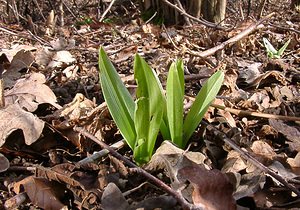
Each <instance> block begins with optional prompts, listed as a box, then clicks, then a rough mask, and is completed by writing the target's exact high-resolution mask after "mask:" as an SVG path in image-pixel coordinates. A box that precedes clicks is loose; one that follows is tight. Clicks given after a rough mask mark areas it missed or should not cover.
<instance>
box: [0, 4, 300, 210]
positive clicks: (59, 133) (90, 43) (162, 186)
mask: <svg viewBox="0 0 300 210" xmlns="http://www.w3.org/2000/svg"><path fill="white" fill-rule="evenodd" d="M28 2H30V1H28ZM32 2H34V1H32ZM36 2H37V1H36ZM91 2H92V1H91ZM239 2H242V1H236V2H234V1H228V7H227V8H228V9H227V18H226V20H225V22H224V25H223V27H224V28H225V29H214V28H210V27H206V26H204V25H202V24H197V23H193V24H192V25H191V26H188V25H185V26H165V25H162V24H160V25H157V24H155V23H153V22H151V21H149V22H145V21H143V20H142V19H141V12H140V10H139V7H138V5H137V4H136V3H133V2H132V1H129V0H126V1H116V2H115V3H114V4H113V5H112V7H111V8H110V9H109V10H107V11H108V13H107V14H106V16H104V19H103V21H102V22H99V21H97V20H99V17H97V9H96V7H95V6H91V5H88V3H86V4H85V5H80V4H79V5H76V6H75V5H72V3H70V2H68V3H66V4H65V5H64V6H63V10H64V12H65V14H64V16H59V15H58V16H57V18H56V24H55V21H54V19H55V18H54V16H53V14H51V12H50V11H51V7H50V6H49V5H47V3H42V4H41V5H39V8H38V9H37V8H34V6H31V7H29V8H28V9H29V11H26V12H29V13H28V14H29V16H27V18H20V23H19V24H17V23H16V19H15V16H14V15H12V14H10V16H9V15H5V13H3V14H2V16H1V22H0V35H1V40H0V50H1V53H0V72H1V75H2V77H1V81H2V82H3V83H4V86H3V88H4V99H3V98H2V99H0V102H1V104H0V105H1V107H2V108H1V109H0V152H1V153H0V198H1V199H0V209H15V208H18V209H106V210H116V209H120V210H121V209H138V208H140V209H183V208H195V209H196V208H198V209H202V208H203V209H235V208H238V209H293V208H294V209H299V208H300V199H299V196H300V191H299V190H298V188H299V187H300V170H299V167H300V124H299V122H300V67H299V64H300V51H299V46H300V38H299V36H300V15H299V13H297V12H296V11H294V10H292V9H291V8H290V2H289V1H278V0H271V1H267V3H266V5H265V7H264V8H263V10H262V15H261V18H260V19H258V18H257V17H258V15H259V14H258V13H259V9H258V4H256V3H255V2H256V1H254V3H253V4H252V5H251V7H250V8H249V9H250V10H249V11H250V14H249V16H247V14H246V13H247V6H248V5H247V4H239ZM82 4H83V3H82ZM103 4H104V7H103V8H101V9H102V10H101V12H102V13H100V15H101V14H103V12H104V11H105V10H106V9H107V8H108V5H109V3H103ZM52 6H53V8H54V10H55V13H58V14H59V11H57V10H58V7H55V5H52ZM3 8H4V7H3V6H2V9H3ZM3 11H6V10H3ZM19 12H20V15H22V13H21V12H22V11H19ZM24 12H25V11H24ZM15 14H16V13H15ZM33 14H34V16H33ZM23 15H25V16H24V17H26V14H25V13H24V14H23ZM30 15H31V17H32V18H29V17H30ZM43 17H44V19H43ZM47 17H48V18H47ZM62 18H63V19H62ZM25 19H26V21H25ZM62 21H63V22H64V25H63V26H59V25H60V23H62ZM263 38H266V39H267V40H268V41H269V42H270V43H271V44H272V45H273V46H274V48H275V49H280V48H281V47H282V46H283V45H284V44H285V43H286V42H288V40H290V41H289V44H288V46H287V48H286V50H285V51H284V52H283V54H282V55H278V56H277V57H276V56H275V57H273V58H271V55H270V53H269V55H268V54H267V50H266V48H265V46H264V41H263ZM100 46H102V47H103V48H104V49H105V51H106V52H107V54H108V56H109V58H110V59H111V61H112V63H113V65H114V66H115V68H116V69H117V71H118V73H119V75H120V77H121V79H122V81H123V82H124V84H126V86H127V87H128V89H129V90H130V92H132V93H133V94H134V90H135V88H136V83H135V81H134V78H133V59H134V55H135V54H136V53H138V54H139V55H141V56H142V57H143V58H144V59H145V60H146V62H147V63H148V64H149V65H150V66H151V67H152V68H153V69H154V70H155V71H156V73H157V75H158V77H159V79H160V80H161V82H162V84H163V88H165V84H166V78H167V73H168V69H169V67H170V65H171V63H172V62H173V61H175V59H179V58H180V59H182V60H183V63H184V66H185V69H184V71H185V95H186V98H185V100H184V103H185V107H189V106H190V104H191V103H192V101H193V98H194V97H195V96H196V95H197V93H198V92H199V90H200V88H201V86H202V85H203V83H204V82H205V81H206V80H207V78H208V77H209V76H210V75H212V74H213V73H214V72H215V71H216V70H218V69H220V68H222V71H223V72H224V73H225V79H224V82H223V85H222V87H221V90H220V92H219V94H218V96H217V98H216V100H215V101H214V102H213V104H212V106H211V107H210V108H209V110H208V112H207V113H206V115H205V117H204V120H203V123H201V125H200V126H199V129H197V130H196V132H195V133H194V135H193V136H192V138H191V140H190V141H189V143H188V147H187V148H186V150H181V149H179V148H177V147H176V146H174V145H173V144H171V143H170V142H163V143H162V140H161V137H159V139H158V141H157V144H156V148H158V149H157V150H156V153H155V154H154V156H153V158H152V160H151V161H150V163H149V164H147V165H143V166H141V168H143V169H145V171H142V170H141V168H138V167H136V166H134V165H133V162H134V161H133V158H132V151H131V150H130V148H129V147H128V146H126V144H124V141H122V136H121V134H120V132H119V131H118V128H117V127H116V125H115V124H114V121H113V120H112V118H111V116H110V114H109V111H108V109H107V107H106V104H105V103H104V98H103V95H102V92H101V87H100V82H99V70H98V56H99V55H98V52H99V47H100ZM215 47H219V48H218V50H214V49H216V48H215ZM273 54H276V52H274V53H273ZM1 93H3V91H2V92H1ZM3 102H5V104H3ZM88 134H90V135H92V138H93V137H95V138H96V139H94V140H96V142H95V141H93V140H92V139H91V138H88V137H87V136H88ZM97 139H98V140H100V141H102V142H104V143H105V144H107V145H112V144H114V146H115V144H117V145H118V148H117V149H116V150H117V151H118V153H119V154H121V157H125V160H124V159H121V158H120V156H118V155H115V154H114V153H111V154H108V152H107V150H106V151H105V150H104V151H103V150H102V149H103V148H102V147H103V145H102V144H101V146H100V145H99V144H98V143H99V142H98V143H97ZM100 143H101V142H100ZM160 143H162V144H161V145H160ZM128 161H132V163H128ZM150 174H151V175H153V176H154V177H156V178H153V176H151V175H150ZM157 179H159V180H161V181H162V182H159V181H158V180H157Z"/></svg>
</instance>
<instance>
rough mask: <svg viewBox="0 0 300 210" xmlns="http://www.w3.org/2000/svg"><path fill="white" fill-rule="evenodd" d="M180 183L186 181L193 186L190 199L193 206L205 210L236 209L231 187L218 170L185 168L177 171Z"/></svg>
mask: <svg viewBox="0 0 300 210" xmlns="http://www.w3.org/2000/svg"><path fill="white" fill-rule="evenodd" d="M178 179H179V180H180V181H181V182H184V181H185V180H188V181H189V182H190V183H191V184H192V186H193V193H192V199H193V202H194V204H195V205H197V206H200V207H203V208H204V209H206V210H218V209H223V210H227V209H228V210H233V209H236V204H235V200H234V199H233V196H232V194H233V187H232V185H231V184H230V182H229V181H228V179H227V177H226V176H225V175H224V174H223V173H221V172H220V171H219V170H216V169H213V170H207V169H206V168H205V167H204V166H201V165H197V166H195V165H194V166H187V167H184V168H181V169H180V170H179V171H178Z"/></svg>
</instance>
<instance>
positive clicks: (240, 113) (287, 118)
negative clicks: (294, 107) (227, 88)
mask: <svg viewBox="0 0 300 210" xmlns="http://www.w3.org/2000/svg"><path fill="white" fill-rule="evenodd" d="M211 106H212V107H215V108H217V109H222V110H224V111H227V112H230V113H232V114H235V115H237V116H240V117H243V116H253V117H261V118H267V119H276V120H284V121H299V122H300V117H293V116H284V115H276V114H265V113H260V112H251V111H245V110H239V109H233V108H228V107H225V106H221V105H218V104H211Z"/></svg>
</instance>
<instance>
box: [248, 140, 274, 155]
mask: <svg viewBox="0 0 300 210" xmlns="http://www.w3.org/2000/svg"><path fill="white" fill-rule="evenodd" d="M251 149H252V151H253V152H254V153H255V154H257V155H260V156H262V157H263V158H265V159H271V160H272V159H274V158H275V157H276V156H277V154H276V152H274V149H273V148H272V147H271V146H270V145H269V144H268V143H267V142H264V141H261V140H258V141H254V142H253V144H252V146H251Z"/></svg>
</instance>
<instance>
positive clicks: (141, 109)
mask: <svg viewBox="0 0 300 210" xmlns="http://www.w3.org/2000/svg"><path fill="white" fill-rule="evenodd" d="M134 77H135V79H136V82H137V86H138V87H137V91H136V95H137V108H136V111H135V116H134V123H135V128H136V132H137V140H136V142H137V144H136V145H135V148H134V158H135V160H136V162H137V163H140V164H141V163H145V162H148V161H149V160H150V158H151V156H152V153H153V149H154V146H155V142H156V138H157V135H158V132H159V128H160V126H161V122H162V117H163V110H164V103H165V98H164V96H163V91H162V86H161V83H160V81H159V79H158V77H157V76H156V74H155V72H154V71H153V70H152V69H151V68H150V67H149V65H148V64H147V63H146V62H145V60H144V59H143V58H141V57H140V56H139V55H138V54H137V55H136V56H135V59H134Z"/></svg>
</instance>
